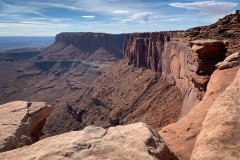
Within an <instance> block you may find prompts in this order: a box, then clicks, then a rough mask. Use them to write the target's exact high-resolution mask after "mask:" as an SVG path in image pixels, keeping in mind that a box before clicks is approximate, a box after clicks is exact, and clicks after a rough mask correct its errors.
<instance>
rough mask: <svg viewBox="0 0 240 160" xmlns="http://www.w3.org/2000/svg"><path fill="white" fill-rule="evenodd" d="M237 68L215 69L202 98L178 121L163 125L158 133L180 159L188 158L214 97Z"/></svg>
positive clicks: (225, 85)
mask: <svg viewBox="0 0 240 160" xmlns="http://www.w3.org/2000/svg"><path fill="white" fill-rule="evenodd" d="M238 70H239V68H237V67H236V68H230V69H226V70H216V71H215V72H214V73H213V75H212V76H211V78H210V81H209V83H208V86H207V91H206V93H205V95H204V97H203V99H202V100H201V101H200V102H199V103H197V104H196V105H195V106H194V107H193V108H192V109H191V110H190V112H189V113H188V114H187V115H185V116H184V117H182V118H181V119H180V120H179V121H178V122H176V123H173V124H170V125H168V126H166V127H164V128H163V129H162V130H161V131H160V132H159V134H160V135H161V137H163V139H164V141H165V142H166V144H167V146H168V147H169V148H170V149H171V150H172V151H173V152H174V153H175V154H176V156H178V158H179V159H181V160H189V159H190V157H191V153H192V150H193V148H194V144H195V141H196V137H197V136H198V134H199V132H200V131H201V128H202V122H203V120H204V119H205V116H206V114H207V112H208V109H209V108H210V107H211V106H212V104H213V102H214V101H215V99H216V98H217V97H218V96H219V95H220V94H221V93H223V91H224V90H225V89H226V88H227V86H229V85H230V84H231V82H232V81H233V79H234V78H235V76H236V74H237V72H238Z"/></svg>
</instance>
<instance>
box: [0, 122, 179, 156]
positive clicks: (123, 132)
mask: <svg viewBox="0 0 240 160" xmlns="http://www.w3.org/2000/svg"><path fill="white" fill-rule="evenodd" d="M0 159H1V160H15V159H18V160H30V159H31V160H33V159H39V160H40V159H48V160H57V159H59V160H60V159H61V160H65V159H66V160H67V159H68V160H70V159H84V160H106V159H109V160H110V159H111V160H122V159H126V160H134V159H135V160H146V159H148V160H154V159H162V160H176V159H177V158H176V157H175V156H174V154H173V153H172V152H171V151H170V150H169V149H168V148H167V146H166V145H165V144H164V143H163V140H162V139H161V138H160V136H159V135H158V134H157V133H156V132H154V131H153V130H152V129H151V128H150V127H148V126H147V125H146V124H144V123H136V124H130V125H125V126H117V127H111V128H109V129H108V130H106V129H103V128H100V127H93V126H88V127H86V128H85V129H83V130H82V131H72V132H69V133H65V134H61V135H58V136H53V137H49V138H46V139H43V140H41V141H39V142H37V143H35V144H33V145H31V146H26V147H23V148H19V149H16V150H12V151H9V152H4V153H1V154H0Z"/></svg>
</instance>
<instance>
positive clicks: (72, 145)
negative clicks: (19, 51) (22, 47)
mask: <svg viewBox="0 0 240 160" xmlns="http://www.w3.org/2000/svg"><path fill="white" fill-rule="evenodd" d="M238 16H239V11H237V12H236V13H235V14H231V15H228V16H226V17H224V18H222V19H220V20H219V21H218V22H216V23H215V24H213V25H210V26H203V27H197V28H192V29H189V30H187V31H172V32H154V33H132V34H127V35H124V34H123V35H111V34H104V33H60V34H58V35H57V36H56V41H55V43H54V44H52V45H51V46H50V47H48V48H47V49H46V50H44V51H43V52H41V54H38V55H37V56H35V57H33V58H32V59H30V60H29V61H27V62H26V61H25V62H24V63H27V64H28V65H26V66H25V68H23V66H22V65H21V64H15V63H14V65H13V64H12V63H11V64H12V65H13V66H18V67H17V68H18V69H17V70H14V71H12V70H10V69H9V67H7V65H3V69H6V70H7V71H9V72H8V74H5V75H6V76H3V78H2V79H0V82H1V83H2V84H8V86H10V85H9V84H14V85H12V86H11V87H10V88H8V87H6V85H5V86H3V87H2V90H1V92H0V95H2V97H4V96H6V95H8V96H6V97H7V99H4V100H8V101H9V100H15V99H24V100H25V99H26V100H28V101H30V100H35V101H36V100H41V101H44V100H46V101H47V102H50V104H51V105H52V106H53V108H54V110H53V113H52V114H51V115H50V116H49V117H48V119H47V121H46V124H45V123H44V124H45V126H44V128H43V130H42V127H43V126H42V125H40V126H41V129H40V130H41V132H42V133H41V134H42V135H43V136H42V137H41V138H42V140H40V141H38V142H36V143H35V144H32V145H31V146H26V147H22V148H19V149H14V148H17V147H21V146H22V145H19V146H15V147H14V148H11V149H14V150H12V151H8V152H3V153H1V154H0V159H79V158H80V159H141V158H142V159H180V160H189V159H192V160H200V159H210V160H211V159H221V158H222V157H224V159H233V160H235V159H239V157H240V153H239V149H238V148H239V134H238V133H239V116H238V115H239V114H240V113H239V104H240V98H239V96H238V95H239V68H240V67H239V64H240V54H239V48H240V43H239V42H240V39H239V27H238V26H239V24H240V23H239V22H238ZM220 30H223V32H222V31H220ZM225 32H226V33H225ZM228 33H231V34H232V35H234V36H227V37H226V34H228ZM124 38H125V41H124V40H123V39H124ZM121 47H122V48H121ZM120 50H122V51H123V52H115V51H120ZM120 54H121V55H122V56H123V59H121V60H120V59H119V58H121V57H120V56H118V55H120ZM2 63H3V64H9V63H10V62H6V61H3V62H2ZM20 66H21V68H20ZM0 71H1V73H5V72H6V71H5V72H4V71H3V70H0ZM9 73H11V76H10V75H9ZM14 73H15V74H16V78H15V79H14V80H11V81H7V79H8V78H9V77H10V78H12V77H13V75H14ZM19 82H21V83H19ZM36 82H37V83H36ZM17 84H20V85H17ZM29 84H30V85H29ZM13 88H14V89H16V88H17V91H16V90H14V89H13ZM1 103H3V102H1ZM19 103H20V102H19ZM21 103H23V104H24V106H25V104H26V102H21ZM27 104H28V103H27ZM6 105H7V106H8V107H11V105H9V104H8V103H7V104H5V105H3V106H6ZM13 106H15V105H13ZM13 108H14V107H13ZM23 108H26V107H23ZM8 110H9V108H8ZM17 111H19V110H18V109H17ZM11 112H12V110H11ZM14 113H15V110H14ZM17 121H21V122H22V120H21V118H20V119H18V120H17ZM44 121H45V117H44ZM4 122H5V121H4ZM24 122H25V121H24ZM139 122H143V123H139ZM20 124H21V123H20ZM41 124H43V123H41ZM2 126H4V127H5V123H3V125H2ZM93 126H96V127H93ZM79 130H81V131H79ZM154 130H156V131H157V132H158V133H159V134H157V132H155V131H154ZM38 131H39V130H38ZM11 132H12V131H11ZM14 132H15V131H14ZM66 132H68V133H66ZM30 133H32V132H30ZM34 133H35V132H34ZM37 133H38V134H37V135H39V133H40V132H37ZM62 133H64V134H62ZM30 135H32V134H30ZM33 135H35V134H33ZM24 137H25V136H24ZM33 137H35V136H33ZM37 137H38V138H37V139H39V136H37ZM34 142H35V141H34ZM17 144H18V143H17ZM24 145H25V144H24ZM46 148H47V150H46ZM29 149H31V150H32V152H31V153H32V154H29ZM48 150H49V151H48ZM210 151H211V152H210Z"/></svg>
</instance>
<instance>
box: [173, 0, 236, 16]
mask: <svg viewBox="0 0 240 160" xmlns="http://www.w3.org/2000/svg"><path fill="white" fill-rule="evenodd" d="M169 5H170V6H172V7H177V8H185V9H196V10H200V11H202V12H203V13H206V14H220V15H226V14H228V13H230V12H232V10H233V8H235V7H237V6H238V3H232V2H218V1H203V2H192V3H170V4H169Z"/></svg>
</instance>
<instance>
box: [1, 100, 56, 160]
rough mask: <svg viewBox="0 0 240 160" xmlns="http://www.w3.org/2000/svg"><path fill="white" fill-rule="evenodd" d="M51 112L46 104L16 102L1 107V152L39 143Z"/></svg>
mask: <svg viewBox="0 0 240 160" xmlns="http://www.w3.org/2000/svg"><path fill="white" fill-rule="evenodd" d="M51 111H52V108H51V107H50V106H48V105H46V104H45V103H44V102H24V101H15V102H10V103H6V104H3V105H0V131H1V132H0V152H3V151H8V150H12V149H15V148H18V147H22V146H25V145H29V144H32V143H34V142H36V141H38V140H39V138H40V136H41V133H42V128H43V126H44V124H45V122H46V118H47V117H48V116H49V115H50V113H51ZM0 159H1V158H0Z"/></svg>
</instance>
